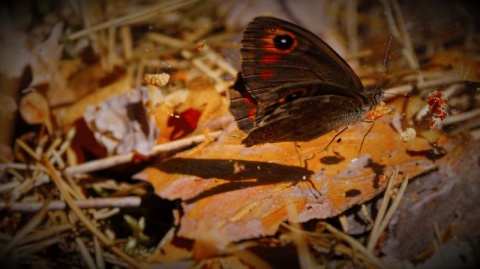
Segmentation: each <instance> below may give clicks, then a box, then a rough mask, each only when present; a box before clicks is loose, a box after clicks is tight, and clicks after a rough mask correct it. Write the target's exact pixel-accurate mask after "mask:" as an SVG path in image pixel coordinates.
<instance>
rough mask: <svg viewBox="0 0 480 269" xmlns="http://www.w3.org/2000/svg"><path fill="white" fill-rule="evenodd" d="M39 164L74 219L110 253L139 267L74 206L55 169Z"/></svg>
mask: <svg viewBox="0 0 480 269" xmlns="http://www.w3.org/2000/svg"><path fill="white" fill-rule="evenodd" d="M40 162H41V163H42V164H43V165H44V166H45V168H46V169H47V172H48V173H49V174H50V177H51V178H52V181H53V182H54V183H55V185H57V188H58V190H59V191H60V194H61V195H62V197H63V198H64V199H65V202H66V203H67V204H68V206H69V207H70V209H71V210H72V212H73V213H74V214H75V215H76V217H77V218H78V219H79V220H80V221H81V222H82V223H83V225H84V226H85V227H86V228H87V229H88V230H89V231H90V232H91V233H92V234H93V235H94V236H96V237H97V238H98V239H99V240H100V241H101V242H102V244H103V245H104V246H105V247H107V248H109V249H110V250H111V251H112V252H114V253H115V254H117V255H118V256H120V257H121V258H122V259H123V260H125V261H126V262H128V263H129V264H131V265H133V266H139V265H140V264H141V262H140V261H138V260H136V259H134V258H132V257H130V256H129V255H128V254H126V253H125V252H123V250H122V249H120V248H118V247H115V246H114V245H113V242H112V241H111V240H110V239H109V238H107V237H106V236H105V235H104V234H103V233H102V232H100V231H99V230H98V229H97V227H96V226H95V225H94V224H93V223H92V222H91V221H90V219H89V218H88V217H87V216H86V215H85V214H84V213H83V211H82V210H81V209H80V208H79V207H78V206H77V205H76V204H75V201H74V200H73V199H72V197H71V196H70V193H68V191H66V190H65V189H64V188H63V184H62V181H63V180H62V179H61V178H60V176H59V175H58V173H57V172H56V171H55V168H54V167H53V166H52V164H50V163H49V162H48V161H46V160H40Z"/></svg>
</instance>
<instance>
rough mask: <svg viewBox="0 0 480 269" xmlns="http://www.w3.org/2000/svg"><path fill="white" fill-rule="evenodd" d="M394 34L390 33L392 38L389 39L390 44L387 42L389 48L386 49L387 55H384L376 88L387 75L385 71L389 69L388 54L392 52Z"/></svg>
mask: <svg viewBox="0 0 480 269" xmlns="http://www.w3.org/2000/svg"><path fill="white" fill-rule="evenodd" d="M392 37H393V36H392V35H390V38H389V39H388V44H387V50H386V51H385V56H384V57H383V65H382V70H381V71H380V77H379V79H378V82H377V85H376V86H375V90H377V89H378V87H380V83H382V79H383V77H384V76H385V72H386V70H387V62H388V54H389V53H390V45H391V44H392Z"/></svg>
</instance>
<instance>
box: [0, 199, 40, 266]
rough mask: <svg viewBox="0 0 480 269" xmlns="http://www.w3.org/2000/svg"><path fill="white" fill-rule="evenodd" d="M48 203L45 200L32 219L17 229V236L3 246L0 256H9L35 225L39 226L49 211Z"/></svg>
mask: <svg viewBox="0 0 480 269" xmlns="http://www.w3.org/2000/svg"><path fill="white" fill-rule="evenodd" d="M48 204H49V201H45V202H44V203H43V205H42V207H41V208H40V210H39V211H38V213H37V214H35V216H33V218H31V219H30V221H29V222H28V223H27V224H26V225H24V226H23V227H22V228H21V229H20V230H18V231H17V233H16V234H15V236H13V238H12V240H10V241H9V242H8V243H7V244H6V245H5V246H3V248H2V250H1V251H0V257H4V258H5V257H7V253H8V252H9V251H10V250H11V249H13V248H14V247H16V246H17V245H18V243H19V242H20V241H21V240H23V238H24V237H25V236H26V235H27V234H29V233H30V232H31V231H32V230H33V229H34V228H35V227H37V226H38V225H39V224H40V222H41V221H42V220H43V217H45V214H46V213H47V211H48Z"/></svg>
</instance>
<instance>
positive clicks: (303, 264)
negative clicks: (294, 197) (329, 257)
mask: <svg viewBox="0 0 480 269" xmlns="http://www.w3.org/2000/svg"><path fill="white" fill-rule="evenodd" d="M287 216H288V219H289V220H294V219H295V216H298V212H297V208H296V207H295V205H294V204H293V203H290V204H288V206H287ZM290 225H291V226H292V227H295V228H296V229H292V230H290V232H291V234H290V236H291V238H292V241H293V243H294V244H295V247H296V249H297V256H298V261H299V263H300V268H302V269H307V268H315V267H316V266H315V261H314V259H313V257H312V254H311V253H310V250H309V249H310V247H309V246H308V241H307V238H306V236H305V233H303V232H302V229H301V226H300V224H299V223H298V222H293V221H291V222H290Z"/></svg>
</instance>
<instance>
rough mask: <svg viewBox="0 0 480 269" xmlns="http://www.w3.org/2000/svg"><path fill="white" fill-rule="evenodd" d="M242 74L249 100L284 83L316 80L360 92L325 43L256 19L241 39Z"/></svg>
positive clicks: (269, 20) (355, 80) (274, 21)
mask: <svg viewBox="0 0 480 269" xmlns="http://www.w3.org/2000/svg"><path fill="white" fill-rule="evenodd" d="M241 52H242V72H243V77H244V80H245V83H246V85H247V87H248V89H249V90H250V92H251V94H252V96H253V98H259V97H260V96H261V95H263V94H268V90H269V89H271V88H273V87H278V86H280V85H282V84H284V83H291V82H304V81H310V80H320V81H324V82H326V83H330V84H336V85H339V86H342V87H344V88H348V89H351V90H353V91H358V92H362V91H363V86H362V84H361V82H360V79H359V78H358V77H357V75H356V74H355V73H354V71H353V70H352V69H351V68H350V66H349V65H348V64H347V63H346V62H345V61H344V60H343V59H342V58H341V57H340V56H339V55H338V54H337V53H336V52H335V51H334V50H333V49H331V48H330V47H329V46H328V45H327V44H326V43H325V42H323V41H322V40H321V39H320V38H318V37H317V36H316V35H314V34H313V33H311V32H310V31H308V30H305V29H303V28H301V27H298V26H296V25H294V24H292V23H289V22H286V21H283V20H280V19H276V18H271V17H257V18H255V19H254V20H253V21H252V22H250V23H249V24H248V26H247V28H246V30H245V31H244V33H243V37H242V50H241Z"/></svg>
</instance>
